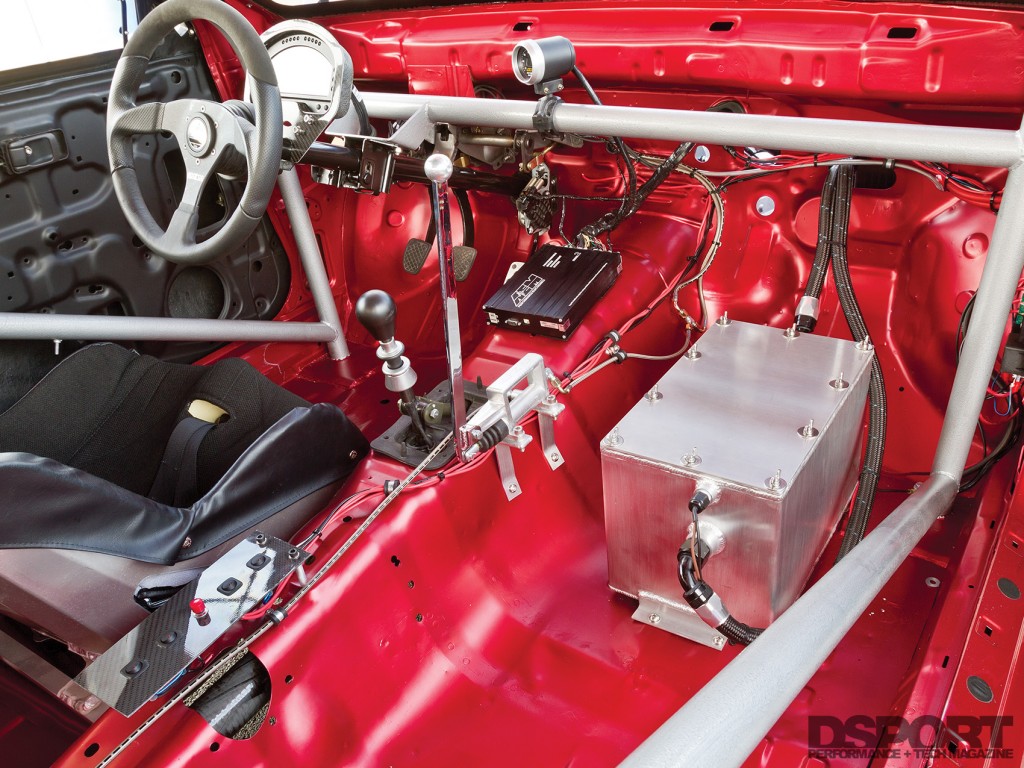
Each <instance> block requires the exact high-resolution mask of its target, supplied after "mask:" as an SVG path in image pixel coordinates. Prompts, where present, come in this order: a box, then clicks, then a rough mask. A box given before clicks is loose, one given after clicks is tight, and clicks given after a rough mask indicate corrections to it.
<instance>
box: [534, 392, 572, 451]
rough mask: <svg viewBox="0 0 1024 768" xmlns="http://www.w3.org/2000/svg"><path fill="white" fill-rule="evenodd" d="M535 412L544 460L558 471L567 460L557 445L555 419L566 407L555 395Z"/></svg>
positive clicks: (545, 400)
mask: <svg viewBox="0 0 1024 768" xmlns="http://www.w3.org/2000/svg"><path fill="white" fill-rule="evenodd" d="M535 410H536V411H537V426H538V428H539V429H540V447H541V449H542V450H543V451H544V459H545V461H547V463H548V466H549V467H551V468H552V469H558V468H559V467H560V466H562V464H564V463H565V459H564V458H563V456H562V452H561V451H560V450H558V446H557V445H555V419H557V418H558V416H559V414H561V413H562V411H564V410H565V406H564V405H562V404H561V403H560V402H558V400H557V399H556V398H555V396H554V395H551V394H549V395H548V396H547V397H545V398H544V402H543V403H541V404H540V405H538V406H537V407H536V409H535Z"/></svg>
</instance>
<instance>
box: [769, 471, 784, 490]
mask: <svg viewBox="0 0 1024 768" xmlns="http://www.w3.org/2000/svg"><path fill="white" fill-rule="evenodd" d="M764 484H765V486H766V487H767V488H768V489H769V490H771V491H781V490H782V489H783V488H785V487H786V481H785V480H783V479H782V470H781V469H780V470H777V471H776V472H775V474H774V475H772V476H771V477H769V478H768V479H767V480H765V481H764Z"/></svg>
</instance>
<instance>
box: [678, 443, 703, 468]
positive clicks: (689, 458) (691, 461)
mask: <svg viewBox="0 0 1024 768" xmlns="http://www.w3.org/2000/svg"><path fill="white" fill-rule="evenodd" d="M681 461H682V462H683V466H684V467H695V466H697V465H698V464H700V462H701V458H700V454H699V453H697V446H696V445H695V446H693V448H691V449H690V452H689V453H688V454H686V455H685V456H683V458H682V459H681Z"/></svg>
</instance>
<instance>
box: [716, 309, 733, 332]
mask: <svg viewBox="0 0 1024 768" xmlns="http://www.w3.org/2000/svg"><path fill="white" fill-rule="evenodd" d="M715 322H717V323H718V325H720V326H722V327H723V328H724V327H725V326H727V325H732V320H730V319H729V313H728V312H723V313H722V316H721V317H720V318H718V320H716V321H715Z"/></svg>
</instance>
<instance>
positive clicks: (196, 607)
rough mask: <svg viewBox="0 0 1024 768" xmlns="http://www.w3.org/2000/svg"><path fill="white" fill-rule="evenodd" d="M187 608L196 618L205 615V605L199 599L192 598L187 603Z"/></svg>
mask: <svg viewBox="0 0 1024 768" xmlns="http://www.w3.org/2000/svg"><path fill="white" fill-rule="evenodd" d="M188 607H189V608H191V609H192V613H194V614H195V615H196V616H202V615H203V614H204V613H206V603H204V602H203V599H202V598H201V597H193V598H192V599H191V600H190V601H189V603H188Z"/></svg>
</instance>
